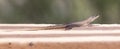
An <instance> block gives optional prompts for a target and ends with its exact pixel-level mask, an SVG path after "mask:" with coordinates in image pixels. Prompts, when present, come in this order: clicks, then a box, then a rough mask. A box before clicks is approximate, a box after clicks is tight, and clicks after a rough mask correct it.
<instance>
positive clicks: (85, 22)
mask: <svg viewBox="0 0 120 49" xmlns="http://www.w3.org/2000/svg"><path fill="white" fill-rule="evenodd" d="M98 17H99V15H97V16H91V17H89V18H87V19H85V20H83V21H78V22H73V23H70V24H64V25H63V24H62V25H55V26H47V27H41V28H34V30H52V29H65V30H70V29H72V28H74V27H82V26H88V25H90V24H91V23H92V22H93V21H94V20H96V19H97V18H98ZM32 30H33V29H32Z"/></svg>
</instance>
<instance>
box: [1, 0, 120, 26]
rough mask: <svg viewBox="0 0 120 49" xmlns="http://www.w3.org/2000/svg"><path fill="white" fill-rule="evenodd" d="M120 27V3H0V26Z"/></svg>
mask: <svg viewBox="0 0 120 49" xmlns="http://www.w3.org/2000/svg"><path fill="white" fill-rule="evenodd" d="M98 14H99V15H100V18H99V19H98V20H96V21H95V22H94V23H100V24H101V23H105V24H111V23H112V24H118V23H120V0H0V23H71V22H75V21H81V20H84V19H86V18H88V17H89V16H94V15H98Z"/></svg>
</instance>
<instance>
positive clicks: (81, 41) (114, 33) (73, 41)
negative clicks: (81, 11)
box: [0, 24, 120, 49]
mask: <svg viewBox="0 0 120 49" xmlns="http://www.w3.org/2000/svg"><path fill="white" fill-rule="evenodd" d="M46 26H54V24H49V25H48V24H47V25H46V24H0V49H119V46H120V25H119V24H93V25H92V26H85V27H76V28H73V29H72V30H64V29H57V30H56V29H53V30H40V29H39V30H38V29H37V30H35V29H36V28H42V27H46ZM32 29H33V30H32Z"/></svg>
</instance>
